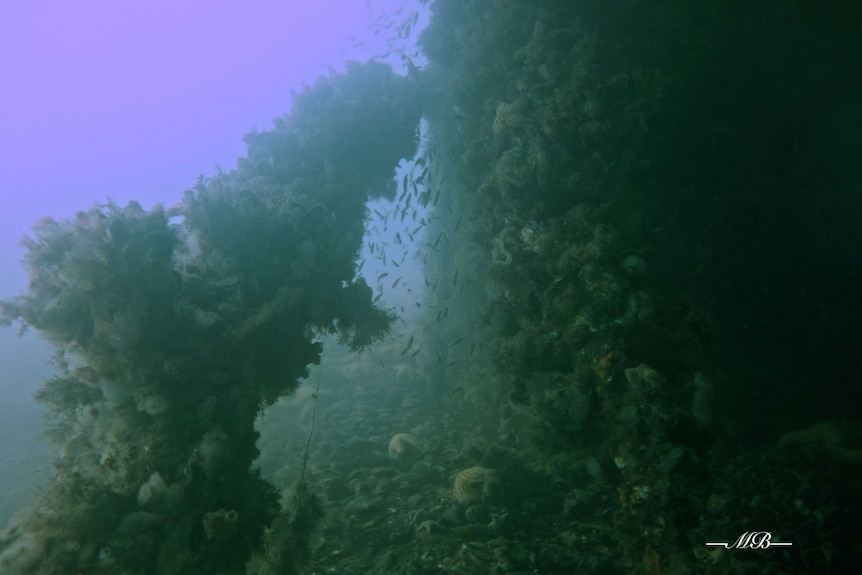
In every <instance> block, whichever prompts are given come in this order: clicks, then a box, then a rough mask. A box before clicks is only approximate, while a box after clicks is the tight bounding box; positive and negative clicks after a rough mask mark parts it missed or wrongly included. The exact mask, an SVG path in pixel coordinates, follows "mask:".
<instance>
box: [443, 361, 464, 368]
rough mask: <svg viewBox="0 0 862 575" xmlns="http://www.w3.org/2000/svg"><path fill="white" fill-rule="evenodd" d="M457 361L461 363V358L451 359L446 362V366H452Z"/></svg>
mask: <svg viewBox="0 0 862 575" xmlns="http://www.w3.org/2000/svg"><path fill="white" fill-rule="evenodd" d="M459 363H461V360H460V359H455V360H452V361H450V362H449V363H447V364H446V367H452V366H453V365H458V364H459Z"/></svg>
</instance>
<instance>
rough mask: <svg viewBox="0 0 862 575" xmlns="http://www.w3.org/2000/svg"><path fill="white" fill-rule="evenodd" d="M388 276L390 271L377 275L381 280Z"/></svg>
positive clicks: (378, 279)
mask: <svg viewBox="0 0 862 575" xmlns="http://www.w3.org/2000/svg"><path fill="white" fill-rule="evenodd" d="M388 276H389V272H383V273H382V274H380V275H379V276H377V281H380V280H382V279H383V278H385V277H388Z"/></svg>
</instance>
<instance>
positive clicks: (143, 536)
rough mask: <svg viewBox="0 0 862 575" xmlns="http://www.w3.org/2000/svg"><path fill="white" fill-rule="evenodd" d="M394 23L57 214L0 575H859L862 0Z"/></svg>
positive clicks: (717, 3) (447, 11) (575, 4)
mask: <svg viewBox="0 0 862 575" xmlns="http://www.w3.org/2000/svg"><path fill="white" fill-rule="evenodd" d="M426 22H427V25H424V26H422V24H423V23H426ZM381 27H382V28H381V29H382V30H383V33H384V34H385V33H392V32H393V31H394V32H395V33H397V35H398V37H399V38H402V39H407V38H410V39H412V41H413V44H415V49H414V48H411V49H410V50H407V49H403V50H401V49H399V50H393V51H392V52H391V53H387V54H386V55H385V57H384V55H381V57H379V58H376V59H374V58H372V59H369V60H367V61H365V62H358V61H357V62H350V63H348V64H347V65H346V67H345V69H344V70H343V71H335V70H333V71H332V72H331V73H329V74H328V75H324V76H321V77H319V78H318V79H317V80H315V81H314V82H313V83H310V84H307V85H306V86H305V87H304V88H303V89H302V90H299V91H297V92H295V93H294V94H293V99H292V102H291V107H290V111H289V112H288V113H286V114H285V115H283V116H281V117H279V118H276V119H275V120H273V123H272V125H271V126H270V127H268V128H266V129H261V130H254V131H251V132H249V133H248V134H247V135H246V136H245V138H244V142H245V144H246V150H247V151H246V154H245V155H244V156H243V157H240V158H239V159H238V160H237V164H236V168H235V169H217V170H215V171H214V172H212V173H209V174H206V175H203V176H201V177H200V178H198V180H197V181H196V182H189V183H188V187H187V189H185V190H176V198H175V201H174V202H172V203H169V204H165V205H161V204H160V205H156V206H154V207H152V208H149V209H145V208H144V207H143V206H142V205H141V203H138V202H136V201H130V202H127V203H122V204H121V203H116V202H113V201H111V200H108V199H105V200H101V201H99V202H98V203H97V204H95V205H93V204H89V205H82V206H80V209H79V211H77V212H76V213H74V214H72V215H63V214H53V215H52V216H51V217H45V218H43V219H41V220H39V221H38V222H35V223H34V225H33V227H32V231H31V232H30V233H29V234H28V236H27V237H26V238H25V239H24V240H23V244H22V245H23V248H24V250H25V252H24V253H25V255H24V262H23V265H24V268H25V270H26V273H27V277H28V287H27V289H26V291H24V292H23V293H20V294H18V295H13V296H10V297H5V299H3V300H2V302H0V323H2V325H4V326H6V330H10V329H11V330H21V331H22V332H23V331H27V330H29V332H31V333H35V334H37V335H38V337H39V339H40V340H42V341H44V342H46V344H47V345H50V346H51V349H52V352H53V357H54V360H53V363H52V365H51V367H50V370H49V371H50V374H49V375H47V376H46V381H45V382H44V383H43V384H42V385H41V387H40V388H39V389H38V391H37V392H36V394H35V400H34V401H36V402H38V403H39V404H40V405H42V406H43V407H44V409H45V412H46V418H45V420H44V421H43V422H38V423H37V424H33V425H40V426H41V429H42V432H43V433H44V435H45V436H46V438H47V439H46V441H47V442H49V443H50V445H51V447H50V449H49V453H50V458H51V462H50V465H49V466H48V468H47V469H46V470H44V471H43V472H41V474H36V473H35V472H33V471H32V470H29V469H25V468H22V469H21V470H16V471H15V472H14V473H10V474H9V475H7V477H14V481H15V485H16V486H17V487H15V491H14V493H15V494H16V495H15V497H16V498H18V499H20V500H21V501H20V506H19V507H18V508H17V509H15V512H14V513H9V517H3V520H4V524H3V525H0V575H67V574H71V575H75V574H78V575H145V574H146V575H148V574H156V575H196V574H201V575H246V574H248V575H278V574H285V575H293V574H297V575H298V574H314V575H359V574H367V575H532V574H535V575H571V574H575V573H578V574H606V575H612V574H640V575H682V574H689V573H692V574H754V573H757V574H776V575H777V574H797V573H798V574H803V573H818V574H826V573H836V574H841V573H857V572H862V540H860V539H859V537H858V531H857V530H858V529H859V521H860V519H859V518H860V517H862V473H860V470H862V416H860V409H859V406H860V393H862V392H860V390H859V385H860V382H862V349H860V336H859V329H860V326H862V298H860V295H859V294H860V288H862V162H860V161H859V158H860V157H862V67H860V66H859V62H862V8H860V7H858V6H857V5H856V3H855V2H850V1H840V0H836V1H834V2H820V1H813V0H812V1H805V0H763V1H760V2H741V1H737V0H708V1H701V2H683V1H679V0H649V1H648V0H620V1H607V0H579V1H574V0H545V1H541V2H537V1H531V0H433V1H431V2H418V3H417V4H416V5H415V6H414V7H413V8H411V9H409V10H408V9H405V10H403V11H401V12H399V13H398V15H397V16H396V17H395V19H394V20H390V21H388V22H387V23H386V24H385V25H383V24H381ZM392 61H394V62H396V63H399V64H400V65H399V66H395V67H394V66H392V65H391V62H392ZM4 361H5V360H4ZM28 425H29V424H28ZM0 441H3V442H14V441H16V439H15V438H14V437H13V436H9V437H3V438H2V439H0ZM30 475H32V477H34V479H32V484H30V482H29V480H28V479H27V477H28V476H30ZM37 475H38V477H39V480H38V481H37V480H36V479H35V477H36V476H37ZM22 484H24V485H25V486H26V487H27V489H24V488H23V487H22ZM11 485H12V481H11V480H10V486H11ZM3 489H4V490H11V489H12V487H9V488H6V487H5V486H4V487H3ZM8 493H13V492H12V491H8Z"/></svg>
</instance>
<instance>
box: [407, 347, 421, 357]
mask: <svg viewBox="0 0 862 575" xmlns="http://www.w3.org/2000/svg"><path fill="white" fill-rule="evenodd" d="M420 351H422V348H421V347H420V348H419V349H417V350H416V351H414V352H413V353H411V354H410V357H416V356H417V355H419V352H420Z"/></svg>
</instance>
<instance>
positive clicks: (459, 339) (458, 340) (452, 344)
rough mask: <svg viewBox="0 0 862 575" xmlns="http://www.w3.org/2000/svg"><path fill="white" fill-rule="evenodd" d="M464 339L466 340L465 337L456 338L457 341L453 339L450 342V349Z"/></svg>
mask: <svg viewBox="0 0 862 575" xmlns="http://www.w3.org/2000/svg"><path fill="white" fill-rule="evenodd" d="M462 341H464V338H463V337H459V338H458V339H456V340H455V341H453V342H452V343H450V344H449V349H452V348H453V347H455V346H456V345H458V344H459V343H461V342H462Z"/></svg>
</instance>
